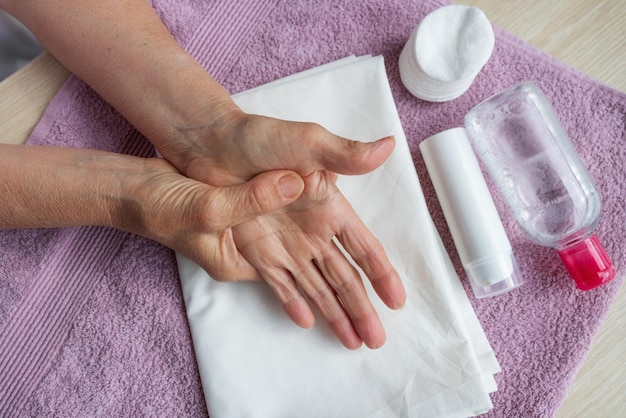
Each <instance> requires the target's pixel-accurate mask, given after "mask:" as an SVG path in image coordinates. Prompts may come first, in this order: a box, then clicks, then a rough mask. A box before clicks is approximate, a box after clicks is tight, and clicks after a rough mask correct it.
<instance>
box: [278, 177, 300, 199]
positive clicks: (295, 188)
mask: <svg viewBox="0 0 626 418" xmlns="http://www.w3.org/2000/svg"><path fill="white" fill-rule="evenodd" d="M278 187H279V188H280V193H281V194H282V195H283V196H284V197H286V198H288V199H291V198H293V197H295V196H298V195H299V194H300V192H302V179H301V178H300V177H298V176H295V175H293V174H288V175H286V176H283V177H281V178H280V179H279V180H278Z"/></svg>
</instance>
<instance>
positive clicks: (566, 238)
mask: <svg viewBox="0 0 626 418" xmlns="http://www.w3.org/2000/svg"><path fill="white" fill-rule="evenodd" d="M465 127H466V130H467V132H468V136H469V137H470V139H471V140H472V143H473V145H474V147H475V149H476V151H477V154H478V155H479V157H480V159H481V160H482V161H483V163H484V165H485V167H486V168H487V170H488V171H489V174H490V176H491V178H492V179H493V181H494V183H495V184H496V186H497V187H498V189H499V190H500V192H501V193H502V194H503V196H504V198H505V200H506V201H507V203H508V205H509V207H510V209H511V210H512V212H513V215H514V217H515V219H516V221H517V223H518V224H519V226H520V227H521V228H522V230H524V232H525V233H526V234H527V235H528V237H529V238H530V239H531V240H532V241H534V242H536V243H538V244H541V245H544V246H548V247H553V248H556V249H557V250H559V254H560V255H561V258H562V259H563V261H564V263H565V264H566V267H567V268H568V271H569V272H570V274H571V275H572V277H573V278H574V280H576V282H577V285H578V287H579V288H585V289H588V288H593V287H597V286H598V285H600V284H603V283H605V282H606V281H608V280H610V278H609V279H607V276H611V274H612V275H613V276H614V275H615V268H614V267H613V266H612V264H610V260H609V259H608V257H607V256H606V254H605V253H604V249H602V247H601V245H600V244H599V241H598V240H597V238H595V236H594V235H593V231H594V228H595V227H596V224H597V223H598V220H599V216H600V211H601V201H600V196H599V195H598V192H597V189H596V187H595V185H594V184H593V181H592V180H591V178H590V176H589V173H588V172H587V169H586V168H585V166H584V164H583V163H582V161H581V159H580V157H579V155H578V154H577V152H576V150H575V148H574V147H573V145H572V143H571V141H570V139H569V137H568V135H567V133H566V132H565V130H564V128H563V127H562V125H561V124H560V122H559V120H558V117H557V115H556V113H555V112H554V109H553V108H552V106H551V105H550V103H549V102H548V100H547V98H546V97H545V96H544V95H543V93H542V92H541V90H539V88H538V87H536V86H535V85H534V84H532V83H530V82H526V83H522V84H520V85H518V86H515V87H513V88H511V89H508V90H505V91H503V92H501V93H499V94H497V95H495V96H493V97H491V98H489V99H487V100H486V101H485V102H483V103H481V104H479V105H478V106H476V107H475V108H473V109H472V110H471V111H470V112H469V113H468V114H467V116H466V118H465ZM580 243H583V244H584V245H582V246H581V245H580ZM573 247H576V248H579V249H580V248H582V249H583V250H584V251H583V250H581V251H583V253H589V252H590V253H591V254H590V257H591V261H589V260H588V261H584V262H583V261H581V260H582V259H581V257H580V254H579V255H578V256H577V257H576V259H575V260H573V261H572V260H571V259H570V257H567V254H570V253H571V248H573ZM562 252H563V254H561V253H562ZM579 252H580V251H578V252H577V254H578V253H579ZM595 253H598V254H600V255H602V254H604V257H600V258H601V259H602V260H600V259H598V257H595V256H594V254H595ZM564 254H565V258H564ZM583 258H584V257H583ZM596 259H598V260H597V262H596V261H594V260H596ZM607 261H608V264H607ZM589 262H591V263H596V264H599V265H598V266H597V268H596V270H598V272H597V276H594V275H593V274H592V273H590V270H589V268H587V267H584V266H583V265H582V264H581V263H589ZM592 270H593V269H592ZM581 274H582V275H583V276H584V277H580V275H581ZM590 275H591V276H593V277H591V276H590ZM611 278H612V276H611Z"/></svg>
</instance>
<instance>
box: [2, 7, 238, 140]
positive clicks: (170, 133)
mask: <svg viewBox="0 0 626 418" xmlns="http://www.w3.org/2000/svg"><path fill="white" fill-rule="evenodd" d="M2 4H3V5H4V7H6V9H7V10H8V11H9V12H10V13H12V14H14V15H15V16H16V17H17V18H18V19H20V20H21V21H22V22H23V23H24V24H26V26H28V27H29V28H30V29H31V31H32V32H33V33H34V34H35V36H37V38H38V39H39V40H40V42H41V43H42V44H43V46H44V47H45V48H46V49H48V50H49V51H50V52H51V53H52V54H53V55H54V56H55V57H56V58H57V59H58V60H59V61H60V62H61V63H63V64H64V65H65V66H66V67H67V68H68V69H69V70H70V71H72V72H73V73H75V74H76V75H77V76H79V77H80V78H81V79H82V80H83V81H85V82H86V83H87V84H89V85H90V86H91V87H92V88H94V90H96V91H97V92H98V93H99V94H100V95H101V96H102V97H103V98H104V99H105V100H107V101H108V102H109V103H110V104H112V105H113V106H114V107H115V108H116V109H117V110H118V111H119V112H120V113H122V114H123V115H124V116H125V117H126V118H127V119H128V120H129V121H130V122H131V123H132V124H133V125H134V126H135V127H136V128H137V129H138V130H139V131H141V132H142V133H143V134H144V135H145V136H146V137H148V138H149V139H150V140H151V141H152V142H153V143H155V145H156V146H157V148H159V150H161V151H162V152H163V151H164V150H165V148H167V147H168V141H172V140H174V139H176V138H177V136H178V135H179V134H180V131H179V130H180V128H181V127H182V128H185V127H188V126H194V125H198V124H203V125H209V124H211V123H214V122H215V121H216V120H217V119H219V118H221V117H222V116H223V114H224V113H230V112H233V111H234V112H237V110H238V109H237V108H236V106H235V105H234V103H233V102H232V100H231V98H230V95H229V94H228V93H227V92H226V91H225V90H224V89H223V88H222V87H221V86H220V85H219V84H218V83H217V82H216V81H215V80H213V79H212V77H211V76H210V75H209V74H208V73H207V72H206V71H205V70H204V69H203V68H202V67H201V66H200V65H199V64H198V63H197V62H196V61H195V60H194V59H193V58H192V57H191V56H190V55H189V54H187V53H186V52H185V51H184V50H183V49H182V48H181V47H180V45H179V44H178V43H177V42H176V40H175V39H174V38H173V37H172V35H171V34H170V33H169V32H168V30H167V28H166V27H165V26H164V24H163V23H162V22H161V20H160V19H159V17H158V16H157V14H156V13H155V11H154V10H153V9H152V7H151V6H150V5H149V4H148V2H147V1H146V0H112V1H107V2H102V1H99V0H58V1H47V0H18V1H6V0H3V3H2Z"/></svg>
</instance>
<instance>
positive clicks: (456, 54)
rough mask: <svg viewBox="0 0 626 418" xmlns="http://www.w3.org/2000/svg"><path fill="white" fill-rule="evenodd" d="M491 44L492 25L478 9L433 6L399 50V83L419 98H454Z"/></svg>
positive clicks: (471, 78)
mask: <svg viewBox="0 0 626 418" xmlns="http://www.w3.org/2000/svg"><path fill="white" fill-rule="evenodd" d="M493 46H494V35H493V28H492V27H491V23H490V22H489V20H488V19H487V17H486V16H485V14H484V13H483V12H482V11H481V10H480V9H477V8H476V7H471V6H462V5H452V6H445V7H442V8H440V9H437V10H435V11H433V12H432V13H430V14H429V15H427V16H426V17H425V18H424V19H423V20H422V21H421V22H420V23H419V24H418V25H417V26H416V27H415V30H414V31H413V33H412V35H411V37H410V39H409V41H408V42H407V44H406V45H405V47H404V49H403V50H402V53H401V54H400V61H399V66H400V77H401V79H402V83H403V84H404V86H405V87H406V88H407V89H408V90H409V91H410V92H411V93H412V94H413V95H414V96H416V97H418V98H420V99H423V100H427V101H430V102H445V101H448V100H452V99H455V98H457V97H459V96H460V95H462V94H463V93H465V92H466V91H467V89H469V87H470V86H471V84H472V82H473V81H474V78H475V77H476V75H477V74H478V72H479V71H480V70H481V69H482V68H483V66H484V65H485V63H486V62H487V60H488V59H489V57H490V56H491V53H492V51H493Z"/></svg>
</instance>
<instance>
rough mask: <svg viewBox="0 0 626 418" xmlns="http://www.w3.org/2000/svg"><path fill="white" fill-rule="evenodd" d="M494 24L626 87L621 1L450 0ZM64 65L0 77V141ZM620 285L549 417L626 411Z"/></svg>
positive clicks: (24, 118) (16, 130) (63, 74)
mask: <svg viewBox="0 0 626 418" xmlns="http://www.w3.org/2000/svg"><path fill="white" fill-rule="evenodd" d="M457 3H462V4H468V5H473V6H477V7H479V8H480V9H482V10H483V11H484V12H485V14H486V15H487V17H488V18H489V19H490V20H491V21H492V22H493V23H494V24H495V25H497V26H500V27H502V28H504V29H506V30H508V31H509V32H511V33H513V34H515V35H516V36H518V37H520V38H522V39H524V40H526V41H528V42H530V43H531V44H533V45H535V46H536V47H538V48H540V49H542V50H544V51H545V52H547V53H548V54H550V55H552V56H554V57H556V58H558V59H559V60H561V61H563V62H565V63H567V64H569V65H570V66H572V67H575V68H577V69H578V70H580V71H582V72H584V73H586V74H588V75H590V76H591V77H593V78H595V79H597V80H600V81H602V82H604V83H606V84H608V85H609V86H611V87H613V88H615V89H618V90H621V91H624V92H626V66H625V65H626V2H625V1H624V0H593V1H591V0H550V1H546V0H526V1H516V2H513V1H502V0H458V1H457ZM68 74H69V73H68V71H67V70H66V69H65V68H63V67H62V66H61V65H60V64H59V63H58V62H57V61H56V60H55V59H54V58H52V57H51V56H50V55H48V54H46V53H44V54H42V55H41V56H39V57H38V58H36V59H35V60H33V61H32V62H31V63H30V64H28V65H27V66H26V67H24V68H23V69H22V70H20V71H18V72H17V73H16V74H14V75H12V76H11V77H9V78H7V79H6V80H4V81H3V82H1V83H0V142H4V143H16V144H18V143H23V142H24V141H25V140H26V139H27V137H28V135H29V134H30V132H31V130H32V128H33V127H34V125H35V124H36V123H37V121H38V120H39V118H40V117H41V115H42V113H43V111H44V110H45V108H46V106H47V104H48V102H49V101H50V99H51V98H52V96H53V95H54V93H55V92H56V91H57V90H58V89H59V88H60V87H61V85H62V84H63V82H64V81H65V80H66V79H67V76H68ZM625 393H626V286H622V288H621V290H620V292H619V294H618V296H617V298H616V300H615V302H614V304H613V306H612V307H611V309H610V311H609V313H608V315H607V317H606V319H605V320H604V322H603V324H602V327H601V329H600V332H599V333H598V335H597V336H596V338H595V340H594V342H593V344H592V347H591V350H590V352H589V354H588V356H587V359H586V360H585V362H584V364H583V366H582V368H581V370H580V371H579V372H578V375H577V376H576V379H575V381H574V383H573V385H572V386H571V389H570V391H569V394H568V396H567V398H566V399H565V401H564V402H563V404H562V405H561V407H560V409H559V411H558V413H557V417H558V418H566V417H567V418H569V417H594V418H595V417H607V418H608V417H610V418H612V417H626V406H624V403H625V401H626V394H625Z"/></svg>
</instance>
